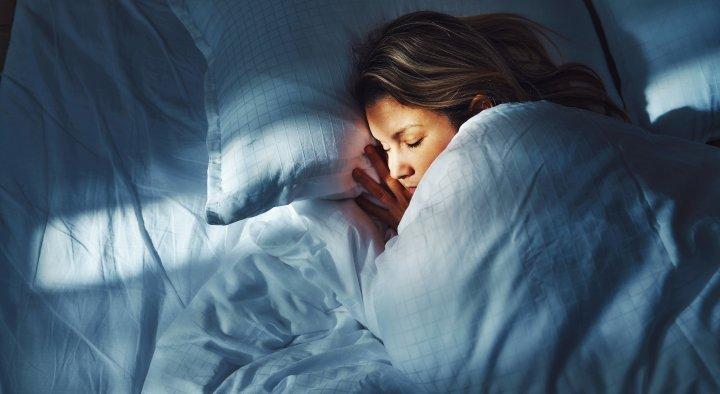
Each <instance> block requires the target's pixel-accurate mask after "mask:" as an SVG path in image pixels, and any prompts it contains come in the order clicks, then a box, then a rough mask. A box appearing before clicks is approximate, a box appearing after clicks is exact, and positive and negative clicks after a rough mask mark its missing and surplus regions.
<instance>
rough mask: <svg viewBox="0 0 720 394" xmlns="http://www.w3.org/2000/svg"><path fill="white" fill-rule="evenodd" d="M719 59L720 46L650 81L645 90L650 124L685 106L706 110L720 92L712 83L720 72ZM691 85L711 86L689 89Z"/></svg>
mask: <svg viewBox="0 0 720 394" xmlns="http://www.w3.org/2000/svg"><path fill="white" fill-rule="evenodd" d="M718 58H720V49H718V50H715V51H711V52H709V53H706V54H705V55H703V56H698V57H695V58H692V59H687V60H685V61H682V62H679V63H677V64H674V65H672V66H671V67H668V68H667V69H665V70H664V71H663V72H661V73H658V76H657V77H656V78H654V79H652V80H650V81H649V82H648V84H647V88H646V89H645V99H646V100H647V113H648V118H649V120H650V123H655V122H656V121H657V120H658V119H660V118H661V117H662V116H663V115H666V114H667V113H668V112H670V111H672V110H675V109H679V108H682V107H688V108H691V109H693V110H697V111H703V108H706V107H707V103H709V102H711V101H712V100H713V97H716V96H718V94H720V86H718V84H712V83H711V82H712V79H713V78H714V77H715V75H716V74H717V73H718V72H720V68H718V69H716V68H715V67H714V66H713V62H714V61H715V59H718ZM690 86H707V89H689V88H688V87H690ZM688 104H690V105H688Z"/></svg>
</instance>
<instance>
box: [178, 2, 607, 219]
mask: <svg viewBox="0 0 720 394" xmlns="http://www.w3.org/2000/svg"><path fill="white" fill-rule="evenodd" d="M170 3H171V5H172V7H173V9H174V11H175V12H176V13H177V15H178V17H180V19H181V20H182V21H183V22H184V24H185V25H186V26H187V28H188V30H189V31H190V32H191V34H192V35H193V37H194V38H195V41H196V43H197V45H198V47H199V48H200V49H201V50H202V51H203V53H204V54H205V57H206V58H207V62H208V71H207V74H206V78H205V94H206V96H205V100H206V101H205V106H206V110H207V117H208V123H209V124H208V127H209V130H208V140H207V143H208V149H209V155H210V163H209V167H208V201H207V216H208V221H209V222H211V223H216V224H218V223H230V222H232V221H235V220H238V219H242V218H245V217H249V216H253V215H256V214H259V213H261V212H263V211H266V210H268V209H270V208H272V207H274V206H278V205H284V204H287V203H289V202H291V201H293V200H296V199H304V198H310V197H326V198H340V197H350V196H355V195H357V194H359V193H360V191H361V189H360V188H359V186H358V185H357V184H356V183H355V182H354V181H353V180H352V177H351V176H350V172H351V171H352V169H353V168H354V167H360V168H366V169H367V168H369V167H370V163H369V162H368V161H367V160H366V159H365V158H364V156H362V148H363V146H364V145H365V144H367V143H369V142H370V141H371V139H370V138H371V136H370V134H369V132H368V131H367V128H366V127H365V125H364V122H363V120H362V119H361V117H360V115H359V113H358V111H357V110H356V109H354V107H353V105H352V103H351V100H350V97H349V95H348V94H347V92H346V91H345V87H346V82H347V81H346V79H347V74H348V70H349V65H350V43H351V41H352V39H358V38H360V37H361V36H362V35H363V34H364V33H366V32H367V31H368V30H369V28H370V27H373V26H375V25H377V24H379V23H380V22H382V21H389V20H391V19H393V18H395V17H397V16H400V15H402V14H405V13H408V12H411V11H414V10H418V9H434V10H437V11H442V12H446V13H451V14H455V15H475V14H479V13H486V12H498V11H506V12H517V13H520V14H523V15H525V16H527V17H529V18H531V19H534V20H536V21H538V22H540V23H542V24H544V25H546V26H548V27H550V28H552V29H554V30H555V31H557V32H558V33H560V34H562V35H563V36H564V37H565V38H566V39H562V38H555V41H556V43H557V44H558V46H559V48H561V50H562V56H560V55H558V54H556V53H554V51H553V49H552V48H550V51H551V52H552V53H553V54H554V55H553V56H555V58H556V59H557V60H563V61H579V62H581V63H584V64H587V65H589V66H590V67H592V68H593V69H595V70H596V71H597V72H598V73H599V74H600V75H601V76H602V78H603V80H604V81H605V85H606V87H607V88H608V91H609V92H610V95H611V97H613V98H615V99H616V101H617V102H619V100H617V94H616V92H615V90H614V87H613V84H612V80H611V78H610V77H609V73H608V71H607V67H606V64H605V59H604V55H603V53H602V49H601V47H600V45H599V42H598V39H597V36H596V34H595V32H594V30H593V25H592V23H591V21H590V17H589V15H588V13H587V10H586V9H585V8H584V6H583V4H582V3H581V2H567V1H559V0H553V1H543V2H538V1H534V0H513V1H504V0H503V1H499V0H472V1H471V0H449V1H434V0H393V1H385V0H382V1H381V0H373V1H367V0H345V1H334V0H332V1H331V0H313V1H302V2H299V1H286V0H270V1H227V0H221V1H212V2H210V1H205V0H170Z"/></svg>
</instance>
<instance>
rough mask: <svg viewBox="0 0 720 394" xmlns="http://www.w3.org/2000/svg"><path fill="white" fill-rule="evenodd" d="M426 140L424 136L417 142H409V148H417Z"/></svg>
mask: <svg viewBox="0 0 720 394" xmlns="http://www.w3.org/2000/svg"><path fill="white" fill-rule="evenodd" d="M423 140H424V138H420V139H419V140H418V141H417V142H416V143H414V144H407V146H408V148H417V147H418V146H420V143H421V142H422V141H423Z"/></svg>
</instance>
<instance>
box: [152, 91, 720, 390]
mask: <svg viewBox="0 0 720 394" xmlns="http://www.w3.org/2000/svg"><path fill="white" fill-rule="evenodd" d="M718 170H720V151H717V150H716V149H715V148H712V147H709V146H705V145H701V144H697V143H693V142H687V141H683V140H679V139H675V138H672V137H661V136H657V135H652V134H649V133H646V132H644V131H643V130H642V129H639V128H637V127H635V126H632V125H628V124H624V123H622V122H619V121H616V120H614V119H611V118H608V117H605V116H601V115H598V114H594V113H591V112H588V111H583V110H579V109H573V108H566V107H562V106H559V105H556V104H552V103H549V102H536V103H525V104H505V105H500V106H498V107H495V108H493V109H492V110H487V111H484V112H483V113H481V114H479V115H477V116H475V117H474V118H472V119H471V120H470V121H468V122H467V123H465V124H464V125H463V126H462V127H461V129H460V131H459V132H458V134H457V135H456V137H455V138H454V139H453V140H452V142H451V144H450V145H449V146H448V148H447V149H446V150H445V151H444V152H443V153H442V154H441V155H440V156H439V157H438V159H437V160H436V161H435V162H434V163H433V165H432V166H431V167H430V169H429V170H428V172H427V173H426V175H425V178H423V180H422V182H421V183H420V185H419V187H418V189H417V192H416V193H415V195H414V196H413V200H412V202H411V204H410V206H409V207H408V210H407V212H406V213H405V216H404V217H403V219H402V222H401V223H400V226H399V229H398V230H399V235H398V236H396V237H394V238H392V239H390V240H389V242H387V243H386V244H385V247H384V249H383V247H382V243H383V242H384V240H383V238H382V237H381V236H380V232H379V231H378V229H377V228H376V227H375V226H374V225H373V224H372V222H370V220H369V219H368V218H367V217H366V216H364V214H363V213H362V212H361V211H360V210H359V208H357V206H355V205H354V203H353V202H349V201H341V202H329V201H305V202H296V203H293V204H292V205H290V206H286V207H280V208H275V209H273V210H272V211H270V212H268V213H266V214H264V215H261V216H259V217H256V218H254V219H251V220H250V221H248V223H247V225H246V230H245V232H244V233H243V240H242V241H241V243H240V245H252V247H247V246H245V247H243V248H242V250H243V251H244V252H242V253H239V254H236V255H235V256H234V258H233V259H234V260H233V261H232V262H230V263H228V265H227V266H226V267H225V269H224V270H223V271H221V273H220V274H217V275H216V276H215V277H214V278H213V279H211V281H210V282H208V284H207V285H206V286H205V288H204V289H203V290H201V292H200V293H199V294H198V296H197V297H196V298H195V300H194V301H193V304H191V305H190V307H189V308H188V310H187V311H186V313H185V314H184V315H183V316H181V318H179V319H178V320H176V322H174V323H173V325H172V327H171V329H170V330H169V331H168V333H166V334H165V335H164V336H163V338H162V339H161V340H160V342H159V344H158V349H157V351H156V354H155V358H154V359H153V363H152V365H151V368H150V373H149V377H148V381H147V382H146V385H145V389H146V390H147V389H155V388H160V387H164V388H165V389H168V390H169V389H173V390H190V391H192V390H199V389H201V388H202V389H204V390H211V389H220V390H221V391H224V390H226V389H227V390H238V389H247V390H252V391H254V390H267V391H298V390H305V391H306V390H309V389H331V390H334V391H365V392H377V391H407V392H418V391H420V390H426V391H432V392H438V391H478V390H481V391H490V392H498V391H511V392H531V391H532V392H534V391H543V392H544V391H559V392H578V391H582V392H607V391H633V392H634V391H651V392H654V391H658V390H667V389H673V390H679V391H693V390H695V391H712V390H716V389H717V388H718V387H719V386H720V383H719V382H720V367H719V366H720V345H719V343H718V338H720V301H719V300H718V298H719V294H720V274H719V273H718V268H719V267H720V244H719V243H718V241H717V240H718V239H719V238H720V237H718V236H719V235H720V207H718V204H717V203H716V202H717V201H718V196H720V181H719V180H717V177H716V176H715V177H713V175H714V174H717V173H718ZM230 254H231V255H232V253H230ZM150 391H153V390H150Z"/></svg>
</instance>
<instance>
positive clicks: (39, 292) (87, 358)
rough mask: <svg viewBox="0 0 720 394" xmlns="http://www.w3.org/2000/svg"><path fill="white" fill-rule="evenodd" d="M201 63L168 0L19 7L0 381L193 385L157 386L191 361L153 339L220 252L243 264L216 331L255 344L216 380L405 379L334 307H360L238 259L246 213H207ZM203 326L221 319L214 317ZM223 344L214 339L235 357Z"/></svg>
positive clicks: (5, 204) (8, 72)
mask: <svg viewBox="0 0 720 394" xmlns="http://www.w3.org/2000/svg"><path fill="white" fill-rule="evenodd" d="M49 11H52V12H49ZM204 69H205V62H204V59H203V58H202V55H201V54H200V53H199V52H198V51H197V49H196V47H195V46H194V44H193V42H192V40H191V38H190V37H189V35H188V33H187V31H186V30H185V29H184V27H183V26H182V24H180V22H179V21H178V20H177V19H176V17H175V16H174V15H173V13H172V12H171V11H170V9H169V7H168V6H167V5H166V4H165V2H163V1H143V2H135V1H118V2H105V1H101V2H90V3H85V4H83V5H82V6H79V5H78V3H76V2H52V1H27V2H20V3H19V4H18V5H17V11H16V15H15V22H14V29H13V35H12V42H11V47H10V50H9V54H8V60H7V63H6V66H5V69H4V74H3V76H2V82H1V83H0V141H2V143H0V168H2V170H1V171H0V349H1V351H0V392H3V393H4V392H7V393H45V392H60V393H83V392H88V393H100V392H133V393H137V392H141V391H142V390H143V389H144V390H145V391H146V392H151V393H154V392H158V391H160V390H163V388H164V387H174V388H175V389H177V387H180V389H188V388H189V390H190V392H197V390H193V389H194V388H197V387H199V386H197V385H195V386H192V385H189V384H184V385H177V384H176V383H177V382H176V381H173V380H172V379H169V378H168V380H167V381H166V382H163V385H156V384H155V381H154V380H153V378H152V377H153V376H155V375H154V373H149V371H150V370H151V362H152V365H153V368H152V371H155V370H158V371H161V372H162V369H157V368H155V367H154V366H155V365H157V366H159V367H162V366H163V365H164V364H163V361H164V360H167V359H171V360H172V361H174V362H175V365H174V367H175V368H176V370H179V369H180V368H181V367H182V365H184V364H182V362H190V361H192V359H189V358H184V357H186V354H187V352H184V351H183V350H184V349H183V348H180V349H176V350H177V352H175V353H173V352H168V351H167V350H168V349H172V347H171V346H170V345H165V344H172V340H173V338H175V337H174V333H176V332H178V330H179V329H182V328H183V324H184V322H186V321H187V320H186V319H187V317H185V316H186V315H191V314H192V313H193V311H194V309H193V308H188V306H189V305H195V304H199V305H201V304H202V302H203V301H205V300H207V296H206V295H201V296H200V297H199V301H197V302H196V303H195V304H193V303H192V300H193V298H194V297H195V295H196V293H197V292H198V291H199V289H200V288H201V287H202V286H203V285H204V284H205V282H206V281H207V280H208V279H209V278H210V277H212V275H213V274H214V273H215V272H216V271H217V270H218V269H219V268H220V267H231V268H232V267H238V268H237V269H238V270H240V272H241V273H242V274H243V275H244V276H242V277H238V278H236V279H235V281H234V282H231V283H235V284H236V285H237V286H238V287H237V288H236V290H237V292H236V293H230V292H231V290H232V287H231V286H230V285H227V286H226V287H223V288H221V289H220V290H219V291H220V294H218V295H217V296H218V297H222V296H223V295H227V296H232V299H231V300H230V302H231V303H233V302H234V303H236V304H235V305H234V306H233V307H234V311H238V313H239V312H241V311H242V310H243V308H245V310H246V314H244V315H243V314H239V315H237V316H234V315H233V316H229V317H227V316H226V317H224V318H223V319H222V320H218V321H217V323H221V322H225V323H228V324H231V325H232V324H235V323H237V326H231V327H229V328H228V329H229V330H231V331H232V332H242V331H243V330H244V331H245V332H246V333H247V336H245V337H242V339H243V340H246V341H247V344H246V345H245V348H246V349H251V350H248V354H250V355H251V356H253V357H256V358H257V357H260V356H262V359H253V361H252V363H250V364H249V365H248V366H246V367H245V368H244V369H243V368H240V367H241V366H242V365H243V364H242V363H241V362H240V361H238V360H249V358H239V359H233V361H235V362H236V363H237V364H223V366H226V367H228V368H230V370H233V371H234V370H236V369H237V371H236V372H234V373H233V374H232V376H233V377H234V378H232V379H231V378H228V379H224V380H220V383H224V385H223V386H222V388H227V389H230V390H233V389H237V388H239V387H252V388H256V389H258V390H268V391H269V390H273V389H279V390H282V389H283V388H288V389H289V388H296V387H305V388H310V387H325V388H335V389H342V388H347V389H348V390H353V391H357V390H365V389H367V388H380V389H385V388H387V389H388V390H391V391H392V390H394V389H393V388H394V387H400V386H401V384H402V387H407V386H408V385H410V384H409V383H407V381H404V380H403V377H402V376H401V375H400V374H399V372H398V371H397V370H394V369H393V368H392V367H391V365H390V363H389V361H388V360H387V354H386V353H385V352H384V348H383V347H382V345H381V343H380V342H379V341H378V340H377V338H375V337H374V336H372V335H371V334H370V333H369V332H368V331H367V330H366V329H363V328H362V327H361V325H360V323H358V322H357V320H356V319H354V318H353V317H352V316H355V315H354V314H353V315H351V314H350V313H347V312H345V311H346V310H357V309H358V308H359V306H358V305H361V304H359V303H358V304H356V305H355V306H351V305H350V304H349V303H347V302H344V304H343V305H347V306H339V305H338V301H336V300H332V299H329V298H328V299H327V300H326V299H324V298H322V296H323V295H324V294H327V292H325V293H322V292H321V290H320V289H322V287H318V286H319V285H315V287H308V283H310V282H312V280H310V279H307V278H304V277H302V276H297V275H295V276H293V273H292V272H289V271H292V270H291V269H289V268H286V269H282V267H280V268H278V266H277V264H275V265H272V264H270V265H263V264H262V262H263V260H262V259H261V258H260V257H257V259H258V260H257V261H256V262H252V261H251V262H248V261H247V259H246V256H248V255H249V254H250V253H251V252H252V251H253V250H255V249H248V250H245V247H246V246H248V243H247V242H245V241H243V239H245V238H243V237H241V235H242V234H243V229H244V226H245V223H244V222H238V223H235V224H232V225H229V226H222V227H220V226H210V225H208V224H207V223H206V222H205V214H204V206H205V201H206V194H205V183H206V178H207V176H206V175H207V173H206V170H207V163H208V155H207V146H206V129H207V122H206V119H205V111H204V107H203V83H202V79H203V78H202V76H203V72H204ZM353 209H356V210H357V209H358V208H357V207H354V206H353ZM326 211H327V210H326ZM336 211H337V212H338V213H339V212H341V211H340V210H336ZM356 213H357V212H356ZM324 218H325V217H324ZM365 219H367V218H365ZM257 225H259V224H257ZM283 234H285V233H279V234H278V235H279V236H282V235H283ZM376 237H377V236H376ZM365 238H367V240H372V239H374V238H372V237H365V236H364V237H363V239H365ZM280 242H283V238H280ZM252 245H254V244H249V246H248V247H250V246H252ZM343 245H347V244H343ZM381 245H382V242H381V241H380V242H379V243H378V242H376V246H374V247H373V248H374V249H372V250H375V249H377V248H378V247H379V246H381ZM368 247H370V246H368ZM255 248H257V246H255ZM367 253H370V251H368V252H367ZM368 256H372V255H371V254H368ZM266 257H267V256H266ZM267 258H270V257H267ZM368 258H370V257H368ZM276 261H277V260H274V257H273V258H272V259H271V260H270V261H269V262H270V263H276ZM345 261H354V260H351V259H348V258H347V257H346V258H345ZM251 266H257V267H258V268H257V269H255V270H254V271H253V270H251V269H250V267H251ZM246 269H247V271H245V270H246ZM345 270H346V271H347V270H351V271H352V272H355V271H354V267H345ZM264 275H268V276H264ZM273 275H275V276H273ZM338 275H339V276H340V277H346V278H351V277H352V276H348V275H346V273H345V272H343V273H342V275H341V274H338ZM332 279H333V278H328V279H327V281H326V282H332V283H338V282H337V281H335V280H332ZM229 280H231V279H229ZM309 281H310V282H309ZM356 283H357V281H356ZM352 286H353V284H352V283H348V284H347V287H348V294H352V295H353V297H352V299H354V300H356V302H357V300H359V298H358V297H357V294H356V293H353V291H354V292H357V289H355V290H353V289H354V288H353V287H352ZM211 289H213V284H212V283H211V284H210V285H209V286H208V287H207V290H205V293H202V294H207V292H208V291H211ZM263 291H267V292H268V294H266V295H265V296H263V295H262V294H263ZM285 299H287V300H288V302H287V303H284V302H283V301H284V300H285ZM339 299H342V300H346V299H350V298H349V297H346V298H342V297H340V298H339ZM302 300H307V302H305V303H303V302H302ZM316 305H317V306H319V307H320V308H322V309H320V310H318V311H316V312H315V313H313V311H314V309H313V307H314V306H316ZM293 308H296V309H295V310H293ZM186 309H187V313H184V314H181V312H182V311H184V310H186ZM222 311H223V310H221V311H220V312H222ZM228 311H229V309H228ZM289 311H292V312H289ZM178 315H180V316H181V317H180V318H178V320H177V321H176V322H175V323H174V324H171V323H172V322H173V321H174V320H175V319H176V317H177V316H178ZM308 319H314V320H312V321H311V322H309V323H308ZM285 323H287V324H289V325H290V330H289V331H287V332H283V331H282V330H283V326H282V324H285ZM170 327H172V329H169V328H170ZM204 327H206V328H207V329H208V330H210V331H209V333H208V335H212V334H214V333H217V332H219V331H218V330H211V329H213V321H212V320H211V321H208V322H207V323H206V325H205V326H204ZM266 327H270V328H269V329H268V331H267V332H264V331H263V329H264V328H266ZM185 328H192V327H185ZM223 328H226V327H223ZM323 330H324V331H323ZM166 332H167V339H165V340H164V341H160V338H161V337H163V334H165V333H166ZM299 332H302V333H304V334H303V335H302V336H301V337H297V338H295V336H296V334H297V333H299ZM325 334H327V335H325ZM159 341H160V342H159ZM253 344H257V346H256V348H253V346H254V345H253ZM235 345H238V343H237V342H235V343H233V342H228V343H227V344H226V349H227V351H228V352H231V351H234V352H236V353H237V354H239V353H240V350H238V349H235V350H233V346H235ZM295 345H297V346H295ZM238 346H239V345H238ZM284 348H287V350H285V351H280V350H282V349H284ZM212 349H216V350H218V351H223V349H224V348H223V346H222V345H220V344H219V345H218V347H216V348H212ZM310 355H312V357H309V356H310ZM199 356H200V357H203V355H201V354H199ZM248 357H250V356H248ZM205 359H206V360H210V359H211V358H210V357H205ZM193 365H194V364H193ZM207 365H208V364H207V363H202V362H200V363H198V364H197V365H194V366H195V367H196V368H197V369H200V370H202V372H203V373H205V370H204V369H202V368H203V367H204V366H207ZM280 366H282V368H280ZM253 371H258V372H257V374H256V375H255V377H254V378H253V379H252V384H250V385H248V384H246V383H245V379H247V376H251V375H252V374H253ZM166 376H167V374H166ZM198 376H201V375H198ZM198 376H194V377H192V378H193V379H194V381H197V380H198V379H200V378H199V377H198ZM190 377H191V376H188V378H190ZM240 377H242V379H239V378H240ZM218 379H219V378H217V377H214V380H212V381H210V382H209V384H207V385H206V386H205V387H216V388H220V386H212V384H213V383H214V382H216V381H218ZM233 379H235V380H233ZM146 380H147V383H146ZM410 386H411V385H410Z"/></svg>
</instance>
